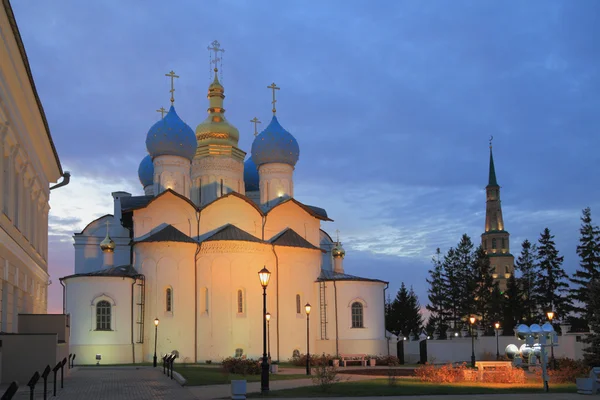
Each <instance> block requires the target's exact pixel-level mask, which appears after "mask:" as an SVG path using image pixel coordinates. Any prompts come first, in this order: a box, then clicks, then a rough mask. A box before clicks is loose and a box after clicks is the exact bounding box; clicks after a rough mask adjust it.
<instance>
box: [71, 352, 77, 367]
mask: <svg viewBox="0 0 600 400" xmlns="http://www.w3.org/2000/svg"><path fill="white" fill-rule="evenodd" d="M76 356H77V354H73V359H71V368H73V367H74V366H75V357H76Z"/></svg>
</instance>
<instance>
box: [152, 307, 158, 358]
mask: <svg viewBox="0 0 600 400" xmlns="http://www.w3.org/2000/svg"><path fill="white" fill-rule="evenodd" d="M157 336H158V318H154V363H153V364H154V368H156V338H157Z"/></svg>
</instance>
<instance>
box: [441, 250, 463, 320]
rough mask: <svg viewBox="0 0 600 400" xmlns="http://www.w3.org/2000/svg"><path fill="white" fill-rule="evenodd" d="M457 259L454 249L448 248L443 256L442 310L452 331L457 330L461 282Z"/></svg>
mask: <svg viewBox="0 0 600 400" xmlns="http://www.w3.org/2000/svg"><path fill="white" fill-rule="evenodd" d="M458 269H459V266H458V257H457V254H456V251H455V250H454V248H450V249H449V250H448V253H446V255H445V256H444V261H443V264H442V279H443V282H444V286H443V287H444V294H445V296H446V298H445V301H444V309H445V310H446V311H447V312H448V316H449V317H448V321H449V322H450V325H451V326H452V328H454V329H459V326H458V321H460V308H461V294H462V289H461V286H462V282H461V278H460V272H459V271H458Z"/></svg>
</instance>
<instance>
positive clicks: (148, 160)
mask: <svg viewBox="0 0 600 400" xmlns="http://www.w3.org/2000/svg"><path fill="white" fill-rule="evenodd" d="M138 177H139V178H140V183H141V184H142V186H143V187H146V186H149V185H152V184H154V163H152V157H150V155H147V156H146V157H144V158H143V159H142V162H141V163H140V166H139V168H138Z"/></svg>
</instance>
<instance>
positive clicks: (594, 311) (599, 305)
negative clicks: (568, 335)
mask: <svg viewBox="0 0 600 400" xmlns="http://www.w3.org/2000/svg"><path fill="white" fill-rule="evenodd" d="M589 305H590V308H591V314H590V319H589V320H588V322H589V325H590V329H591V330H592V331H593V332H594V333H591V334H590V335H588V336H587V337H586V338H585V339H584V342H585V343H587V344H588V345H589V346H588V347H586V348H585V349H584V350H583V351H584V354H583V357H584V359H585V361H586V363H587V364H588V365H589V366H590V367H600V279H595V280H594V281H592V283H591V284H590V294H589Z"/></svg>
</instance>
